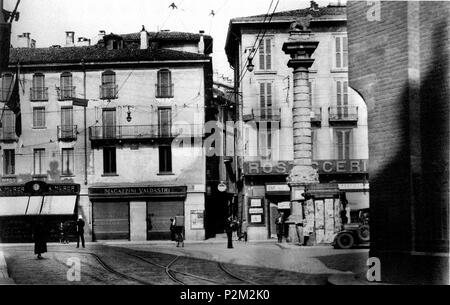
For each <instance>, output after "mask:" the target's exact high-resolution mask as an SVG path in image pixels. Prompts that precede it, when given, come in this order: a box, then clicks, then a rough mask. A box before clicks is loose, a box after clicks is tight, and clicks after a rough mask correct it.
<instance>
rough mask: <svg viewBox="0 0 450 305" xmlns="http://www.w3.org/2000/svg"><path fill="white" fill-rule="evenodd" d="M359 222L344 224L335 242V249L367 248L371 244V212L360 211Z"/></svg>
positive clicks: (366, 210)
mask: <svg viewBox="0 0 450 305" xmlns="http://www.w3.org/2000/svg"><path fill="white" fill-rule="evenodd" d="M358 218H359V222H356V223H349V224H344V225H343V226H342V230H341V231H340V232H339V233H337V234H336V236H335V237H334V240H333V244H332V245H333V247H334V248H335V249H350V248H352V247H354V246H367V245H369V243H370V227H369V211H368V209H364V210H360V211H359V217H358Z"/></svg>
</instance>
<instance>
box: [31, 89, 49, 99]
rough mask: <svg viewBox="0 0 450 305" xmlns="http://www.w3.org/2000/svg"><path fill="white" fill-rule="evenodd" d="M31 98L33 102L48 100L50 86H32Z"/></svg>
mask: <svg viewBox="0 0 450 305" xmlns="http://www.w3.org/2000/svg"><path fill="white" fill-rule="evenodd" d="M30 100H31V101H32V102H42V101H48V87H39V88H38V87H36V88H31V89H30Z"/></svg>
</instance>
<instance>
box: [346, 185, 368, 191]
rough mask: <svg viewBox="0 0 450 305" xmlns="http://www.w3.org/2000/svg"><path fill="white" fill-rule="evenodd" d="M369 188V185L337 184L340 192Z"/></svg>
mask: <svg viewBox="0 0 450 305" xmlns="http://www.w3.org/2000/svg"><path fill="white" fill-rule="evenodd" d="M369 188H370V186H369V183H343V184H339V189H340V190H341V191H348V190H368V189H369Z"/></svg>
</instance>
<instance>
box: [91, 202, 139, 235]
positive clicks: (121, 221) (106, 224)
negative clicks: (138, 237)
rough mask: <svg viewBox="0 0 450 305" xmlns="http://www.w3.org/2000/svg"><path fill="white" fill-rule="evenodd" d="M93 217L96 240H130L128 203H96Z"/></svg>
mask: <svg viewBox="0 0 450 305" xmlns="http://www.w3.org/2000/svg"><path fill="white" fill-rule="evenodd" d="M92 216H93V231H94V237H95V240H117V239H126V240H129V239H130V208H129V203H128V202H94V203H93V215H92Z"/></svg>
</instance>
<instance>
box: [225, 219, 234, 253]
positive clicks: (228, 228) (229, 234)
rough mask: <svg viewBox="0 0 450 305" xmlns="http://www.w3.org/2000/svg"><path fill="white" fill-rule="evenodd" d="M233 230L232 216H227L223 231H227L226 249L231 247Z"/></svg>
mask: <svg viewBox="0 0 450 305" xmlns="http://www.w3.org/2000/svg"><path fill="white" fill-rule="evenodd" d="M233 230H234V221H233V217H232V216H230V217H228V218H227V221H226V224H225V232H226V233H227V239H228V249H233Z"/></svg>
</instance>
